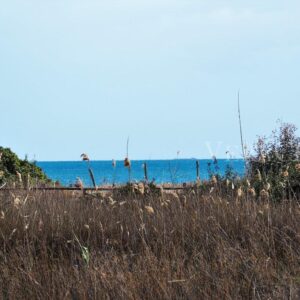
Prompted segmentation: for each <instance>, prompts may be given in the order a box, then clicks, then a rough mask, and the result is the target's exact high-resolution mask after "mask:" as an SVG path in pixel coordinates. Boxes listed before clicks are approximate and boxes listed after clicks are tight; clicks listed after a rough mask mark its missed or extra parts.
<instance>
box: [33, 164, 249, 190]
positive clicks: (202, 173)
mask: <svg viewBox="0 0 300 300" xmlns="http://www.w3.org/2000/svg"><path fill="white" fill-rule="evenodd" d="M197 162H198V163H199V168H198V172H199V173H198V174H199V177H200V179H202V180H207V179H209V177H210V176H211V175H212V174H214V175H216V174H218V175H221V176H223V175H224V174H225V173H226V170H229V169H230V170H231V171H232V172H234V173H235V174H236V175H237V176H240V177H241V176H243V175H244V173H245V164H244V160H242V159H219V160H216V159H199V160H197V159H173V160H132V161H131V168H130V169H128V168H126V167H125V166H124V161H114V162H113V161H51V162H50V161H39V162H37V165H38V166H39V167H41V168H42V170H43V171H44V172H45V173H46V175H47V176H48V177H49V178H50V179H52V180H53V181H59V182H60V184H61V185H63V186H72V185H73V184H74V183H75V182H76V180H77V178H80V179H81V180H82V182H83V184H84V186H92V180H91V178H90V174H89V168H91V169H92V171H93V174H94V178H95V181H96V184H97V185H99V186H102V185H103V186H105V185H111V184H124V183H126V182H128V181H130V182H139V181H142V180H145V165H146V169H147V177H148V181H149V182H150V181H153V182H154V183H156V184H162V183H171V184H181V183H190V182H195V181H196V179H197Z"/></svg>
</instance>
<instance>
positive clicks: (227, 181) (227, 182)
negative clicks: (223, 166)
mask: <svg viewBox="0 0 300 300" xmlns="http://www.w3.org/2000/svg"><path fill="white" fill-rule="evenodd" d="M229 184H230V180H229V179H228V178H227V179H226V187H229Z"/></svg>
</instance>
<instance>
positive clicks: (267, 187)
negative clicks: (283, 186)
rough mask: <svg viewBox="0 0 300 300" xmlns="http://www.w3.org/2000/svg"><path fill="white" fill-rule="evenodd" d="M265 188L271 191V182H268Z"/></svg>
mask: <svg viewBox="0 0 300 300" xmlns="http://www.w3.org/2000/svg"><path fill="white" fill-rule="evenodd" d="M265 189H266V191H269V190H270V189H271V184H270V183H269V182H267V183H266V186H265Z"/></svg>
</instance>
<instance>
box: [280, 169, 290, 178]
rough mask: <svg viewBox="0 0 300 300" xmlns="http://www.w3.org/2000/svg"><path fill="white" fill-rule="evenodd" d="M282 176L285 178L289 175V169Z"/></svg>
mask: <svg viewBox="0 0 300 300" xmlns="http://www.w3.org/2000/svg"><path fill="white" fill-rule="evenodd" d="M282 176H283V177H285V178H287V177H289V171H288V170H285V171H283V172H282Z"/></svg>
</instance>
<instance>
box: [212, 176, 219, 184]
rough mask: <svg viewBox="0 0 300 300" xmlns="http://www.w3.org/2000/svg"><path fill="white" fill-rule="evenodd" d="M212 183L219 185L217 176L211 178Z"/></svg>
mask: <svg viewBox="0 0 300 300" xmlns="http://www.w3.org/2000/svg"><path fill="white" fill-rule="evenodd" d="M211 182H212V183H213V184H217V183H218V179H217V177H216V176H215V175H213V176H212V177H211Z"/></svg>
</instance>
